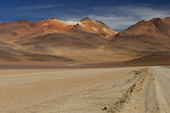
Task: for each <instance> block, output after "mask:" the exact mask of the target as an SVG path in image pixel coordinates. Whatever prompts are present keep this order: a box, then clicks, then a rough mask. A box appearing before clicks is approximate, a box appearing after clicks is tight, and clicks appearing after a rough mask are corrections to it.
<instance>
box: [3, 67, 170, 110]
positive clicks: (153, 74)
mask: <svg viewBox="0 0 170 113" xmlns="http://www.w3.org/2000/svg"><path fill="white" fill-rule="evenodd" d="M0 73H1V74H0V108H1V109H0V112H1V113H107V112H110V113H114V112H120V113H144V112H146V113H168V111H169V108H170V104H169V103H170V99H169V98H170V89H169V83H170V82H169V80H170V76H169V75H170V69H168V68H163V67H161V68H160V67H152V68H146V67H135V68H134V67H133V68H132V67H131V68H98V69H95V68H93V69H56V70H55V69H49V70H47V69H46V70H0Z"/></svg>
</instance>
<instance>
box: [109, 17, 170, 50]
mask: <svg viewBox="0 0 170 113" xmlns="http://www.w3.org/2000/svg"><path fill="white" fill-rule="evenodd" d="M169 21H170V18H165V19H160V18H154V19H152V20H150V21H144V20H142V21H140V22H138V23H137V24H135V25H133V26H131V27H129V28H128V29H126V30H123V31H121V32H119V33H118V34H117V35H115V36H113V37H112V43H111V44H112V45H113V47H119V48H122V49H125V48H126V49H127V50H131V51H169V49H170V46H169V43H170V24H169Z"/></svg>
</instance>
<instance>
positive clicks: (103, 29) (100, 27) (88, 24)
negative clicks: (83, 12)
mask: <svg viewBox="0 0 170 113" xmlns="http://www.w3.org/2000/svg"><path fill="white" fill-rule="evenodd" d="M79 24H80V25H81V26H83V27H84V28H85V29H87V30H89V31H92V32H93V33H96V34H100V35H101V36H102V37H105V38H106V39H108V38H109V37H110V36H112V35H115V34H117V32H116V31H113V30H112V29H110V28H109V27H108V26H106V25H105V24H104V23H102V22H100V21H97V20H96V21H93V20H91V19H89V18H84V19H83V20H81V21H80V22H79Z"/></svg>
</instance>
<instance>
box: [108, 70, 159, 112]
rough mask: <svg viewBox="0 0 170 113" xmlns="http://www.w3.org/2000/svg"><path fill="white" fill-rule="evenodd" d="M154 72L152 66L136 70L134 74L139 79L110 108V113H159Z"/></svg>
mask: <svg viewBox="0 0 170 113" xmlns="http://www.w3.org/2000/svg"><path fill="white" fill-rule="evenodd" d="M152 73H153V70H152V69H150V68H144V69H141V70H139V71H135V75H134V76H136V75H138V76H139V77H138V79H137V80H136V82H135V83H134V84H133V85H132V86H131V87H130V88H129V89H128V90H127V92H126V94H125V95H124V96H123V97H122V98H121V99H120V100H119V101H117V102H116V103H115V104H114V105H113V107H110V108H109V109H108V113H117V112H118V113H159V112H160V110H159V105H158V100H157V95H156V85H155V82H154V80H155V77H154V75H153V74H152Z"/></svg>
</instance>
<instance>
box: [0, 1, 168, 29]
mask: <svg viewBox="0 0 170 113" xmlns="http://www.w3.org/2000/svg"><path fill="white" fill-rule="evenodd" d="M52 17H55V18H57V19H59V20H64V21H80V20H81V19H83V18H85V17H89V18H90V19H92V20H99V21H101V22H103V23H105V24H106V25H108V26H109V27H110V28H111V29H113V30H116V31H120V30H123V29H126V28H127V27H129V26H131V25H133V24H135V23H136V22H138V21H140V20H150V19H152V18H154V17H159V18H165V17H170V0H141V1H139V0H83V1H82V0H1V2H0V23H2V22H10V21H15V20H21V19H27V20H29V21H40V20H44V19H48V18H52Z"/></svg>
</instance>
